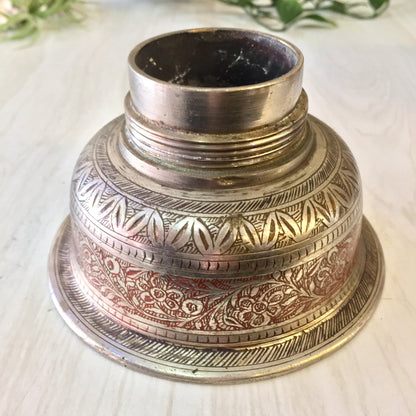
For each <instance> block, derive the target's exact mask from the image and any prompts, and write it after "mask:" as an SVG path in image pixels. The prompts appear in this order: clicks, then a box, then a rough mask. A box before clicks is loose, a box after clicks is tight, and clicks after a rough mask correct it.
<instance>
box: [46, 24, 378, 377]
mask: <svg viewBox="0 0 416 416" xmlns="http://www.w3.org/2000/svg"><path fill="white" fill-rule="evenodd" d="M128 62H129V79H130V92H129V93H128V95H127V97H126V100H125V114H124V115H122V116H120V117H118V118H116V119H115V120H113V121H111V122H110V123H109V124H107V125H106V126H105V127H103V128H102V129H101V130H100V131H99V132H98V133H97V134H96V136H95V137H94V138H93V139H92V140H91V141H90V142H89V143H88V144H87V146H86V147H85V149H84V150H83V152H82V154H81V155H80V157H79V160H78V162H77V164H76V167H75V171H74V175H73V180H72V186H71V207H70V208H71V212H70V216H69V218H68V219H67V220H65V222H64V223H63V225H62V227H61V229H60V230H59V232H58V234H57V237H56V240H55V243H54V245H53V248H52V251H51V255H50V278H51V291H52V296H53V299H54V302H55V304H56V306H57V308H58V310H59V311H60V313H61V315H62V316H63V317H64V319H65V320H66V322H67V323H68V324H69V325H70V327H71V328H72V329H73V330H74V331H75V332H76V333H77V334H78V335H79V336H80V337H81V338H82V339H84V340H85V341H86V342H87V343H88V344H90V345H92V346H93V347H94V348H96V349H97V350H99V351H100V352H102V353H104V354H105V355H107V356H109V357H110V358H113V359H115V360H117V361H119V362H121V363H123V365H125V366H129V367H132V368H136V369H142V370H147V371H150V372H152V373H155V374H159V375H164V376H168V377H175V378H179V379H183V380H193V381H201V382H227V381H236V380H243V379H247V378H256V377H266V376H270V375H274V374H276V373H282V372H287V371H291V370H293V369H295V368H298V367H300V366H302V365H305V364H308V363H310V362H312V361H314V360H316V359H318V358H320V357H321V356H323V355H324V354H325V353H327V352H330V351H332V350H333V349H335V348H336V347H338V346H340V345H342V344H343V343H344V342H345V341H347V340H348V339H349V338H350V337H351V336H352V335H354V334H355V333H356V332H357V330H358V329H360V328H361V327H362V325H363V324H364V323H365V322H366V320H367V319H368V318H369V316H370V314H371V312H372V310H373V308H374V306H375V304H376V301H377V299H378V298H379V295H380V292H381V288H382V283H383V279H384V264H383V257H382V252H381V248H380V245H379V243H378V240H377V237H376V235H375V233H374V231H373V230H372V228H371V227H370V225H369V223H368V222H367V220H366V219H365V218H364V217H363V215H362V191H361V184H360V177H359V173H358V170H357V166H356V163H355V160H354V158H353V156H352V154H351V152H350V150H349V149H348V147H347V146H346V144H345V143H344V142H343V141H342V140H341V139H340V137H339V136H338V135H337V134H336V133H335V132H334V131H333V130H331V129H330V128H329V127H328V126H327V125H326V124H324V123H322V122H321V121H319V120H318V119H316V118H314V117H312V116H310V115H309V114H308V112H307V96H306V93H305V92H304V91H303V90H302V71H303V56H302V54H301V52H300V51H299V50H298V49H297V48H296V47H295V46H293V45H291V44H290V43H288V42H286V41H284V40H282V39H279V38H276V37H274V36H271V35H268V34H263V33H258V32H251V31H243V30H234V29H197V30H190V31H182V32H175V33H170V34H167V35H163V36H159V37H156V38H153V39H150V40H148V41H146V42H143V43H141V44H140V45H138V46H137V47H136V48H135V49H133V51H132V52H131V54H130V56H129V59H128Z"/></svg>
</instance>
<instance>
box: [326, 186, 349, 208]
mask: <svg viewBox="0 0 416 416" xmlns="http://www.w3.org/2000/svg"><path fill="white" fill-rule="evenodd" d="M329 191H330V192H331V193H332V195H334V197H335V198H336V199H337V200H338V202H340V203H341V204H342V205H344V206H345V207H348V206H349V205H350V200H349V198H348V195H347V193H346V192H345V191H344V190H343V189H342V188H341V187H340V186H338V185H334V184H331V185H330V186H329Z"/></svg>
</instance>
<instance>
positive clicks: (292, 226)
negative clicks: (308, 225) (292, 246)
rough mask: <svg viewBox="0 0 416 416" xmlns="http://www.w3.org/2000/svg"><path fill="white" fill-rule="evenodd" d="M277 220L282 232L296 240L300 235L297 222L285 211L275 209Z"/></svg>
mask: <svg viewBox="0 0 416 416" xmlns="http://www.w3.org/2000/svg"><path fill="white" fill-rule="evenodd" d="M276 215H277V220H278V221H279V225H280V227H281V228H282V230H283V231H284V233H285V234H286V235H287V236H288V237H289V238H291V239H292V240H295V241H296V240H297V237H298V236H299V235H300V228H299V225H298V224H297V222H296V221H295V220H294V219H293V218H292V217H291V216H290V215H289V214H286V213H285V212H281V211H277V212H276Z"/></svg>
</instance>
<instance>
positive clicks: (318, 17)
mask: <svg viewBox="0 0 416 416" xmlns="http://www.w3.org/2000/svg"><path fill="white" fill-rule="evenodd" d="M303 19H310V20H315V21H316V22H320V23H325V24H327V25H331V26H336V25H337V24H336V23H335V22H334V21H333V20H331V19H327V18H326V17H324V16H321V15H320V14H316V13H311V14H307V15H305V16H302V20H303Z"/></svg>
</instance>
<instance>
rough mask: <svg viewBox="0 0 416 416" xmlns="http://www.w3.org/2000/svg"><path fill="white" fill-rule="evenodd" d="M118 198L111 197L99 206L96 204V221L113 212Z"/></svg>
mask: <svg viewBox="0 0 416 416" xmlns="http://www.w3.org/2000/svg"><path fill="white" fill-rule="evenodd" d="M118 200H119V197H117V196H113V197H111V198H109V199H107V200H106V201H104V202H103V203H101V204H98V205H97V206H95V208H94V215H95V217H96V218H97V219H101V218H104V217H105V216H106V215H108V214H109V213H110V212H111V211H113V209H114V206H115V205H116V204H117V202H118Z"/></svg>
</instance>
